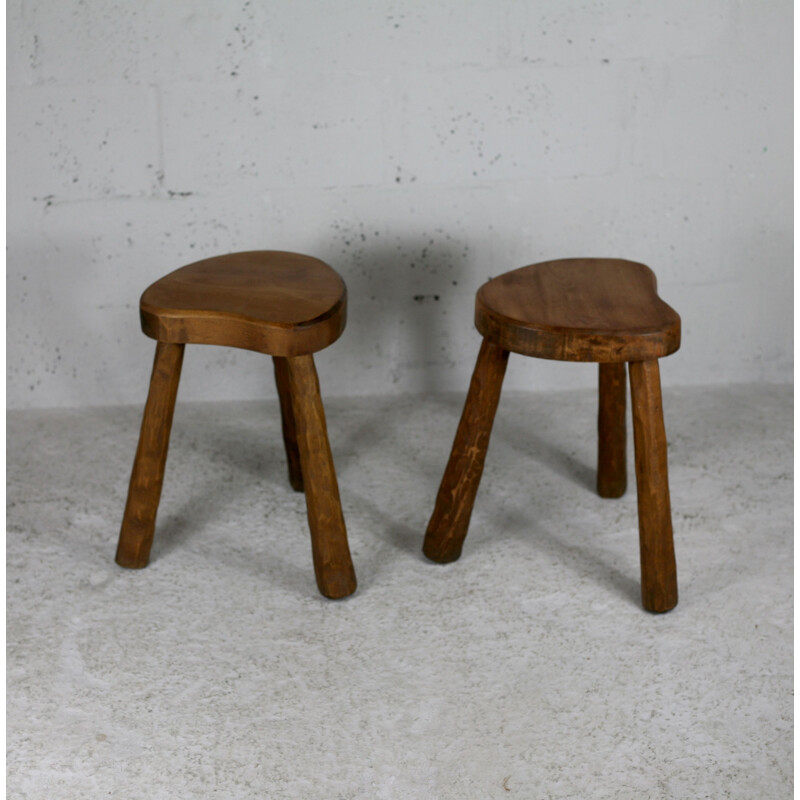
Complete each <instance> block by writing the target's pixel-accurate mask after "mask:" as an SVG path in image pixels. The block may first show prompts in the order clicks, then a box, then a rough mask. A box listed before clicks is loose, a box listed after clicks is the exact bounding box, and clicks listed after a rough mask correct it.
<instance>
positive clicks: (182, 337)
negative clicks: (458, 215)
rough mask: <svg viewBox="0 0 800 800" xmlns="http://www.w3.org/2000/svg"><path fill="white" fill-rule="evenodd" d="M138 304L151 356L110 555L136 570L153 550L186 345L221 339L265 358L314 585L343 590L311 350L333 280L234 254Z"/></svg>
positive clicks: (315, 263) (187, 273) (338, 297)
mask: <svg viewBox="0 0 800 800" xmlns="http://www.w3.org/2000/svg"><path fill="white" fill-rule="evenodd" d="M140 311H141V319H142V330H143V331H144V332H145V333H146V334H147V335H148V336H150V337H151V338H153V339H155V340H156V341H157V344H156V355H155V363H154V364H153V373H152V377H151V379H150V392H149V394H148V397H147V403H146V405H145V409H144V417H143V419H142V428H141V433H140V436H139V446H138V448H137V450H136V457H135V460H134V462H133V473H132V475H131V482H130V488H129V490H128V501H127V504H126V506H125V515H124V518H123V520H122V530H121V531H120V535H119V545H118V547H117V557H116V560H117V563H118V564H120V565H121V566H123V567H131V568H139V567H144V566H146V565H147V563H148V560H149V558H150V547H151V545H152V542H153V533H154V530H155V522H156V512H157V511H158V502H159V499H160V497H161V486H162V483H163V479H164V466H165V463H166V459H167V448H168V446H169V434H170V428H171V427H172V414H173V410H174V407H175V397H176V395H177V392H178V381H179V380H180V374H181V364H182V362H183V350H184V345H186V344H216V345H226V346H228V347H241V348H244V349H245V350H256V351H258V352H261V353H267V354H269V355H271V356H272V357H273V362H274V368H275V380H276V383H277V386H278V395H279V397H280V405H281V419H282V425H283V439H284V445H285V448H286V456H287V460H288V463H289V479H290V482H291V485H292V486H293V488H295V489H296V490H298V491H305V494H306V503H307V507H308V525H309V528H310V530H311V547H312V553H313V557H314V571H315V573H316V578H317V585H318V586H319V590H320V592H322V594H323V595H325V596H326V597H331V598H339V597H346V596H347V595H349V594H352V593H353V592H354V591H355V588H356V576H355V572H354V570H353V563H352V561H351V559H350V549H349V547H348V544H347V531H346V529H345V524H344V517H343V515H342V508H341V503H340V501H339V487H338V483H337V480H336V472H335V471H334V466H333V458H332V456H331V450H330V445H329V443H328V432H327V428H326V425H325V412H324V410H323V407H322V400H321V398H320V394H319V381H318V379H317V372H316V368H315V366H314V359H313V356H312V353H315V352H316V351H318V350H322V348H324V347H327V346H328V345H329V344H332V343H333V342H335V341H336V339H338V338H339V336H340V334H341V333H342V331H343V330H344V326H345V319H346V314H347V290H346V288H345V285H344V282H343V281H342V279H341V278H340V277H339V275H337V274H336V272H334V271H333V270H332V269H331V268H330V267H329V266H328V265H327V264H325V263H323V262H322V261H319V260H317V259H316V258H310V257H308V256H303V255H298V254H295V253H282V252H276V251H256V252H250V253H236V254H233V255H227V256H219V257H217V258H209V259H206V260H205V261H198V262H197V263H195V264H190V265H189V266H186V267H182V268H181V269H178V270H176V271H175V272H172V273H170V274H169V275H166V276H165V277H163V278H161V279H160V280H158V281H156V282H155V283H154V284H153V285H152V286H150V287H149V288H148V289H146V290H145V292H144V294H143V295H142V299H141V304H140Z"/></svg>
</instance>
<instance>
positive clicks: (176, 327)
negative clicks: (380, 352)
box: [140, 250, 347, 356]
mask: <svg viewBox="0 0 800 800" xmlns="http://www.w3.org/2000/svg"><path fill="white" fill-rule="evenodd" d="M140 309H141V319H142V330H143V331H144V332H145V333H146V334H147V335H148V336H150V337H151V338H153V339H158V340H159V341H162V342H175V343H181V344H216V345H226V346H228V347H240V348H243V349H245V350H257V351H259V352H261V353H268V354H269V355H273V356H296V355H301V354H304V353H315V352H317V351H318V350H322V348H324V347H327V346H328V345H329V344H331V343H333V342H335V341H336V339H338V338H339V336H340V334H341V333H342V331H343V330H344V326H345V320H346V315H347V290H346V288H345V285H344V282H343V281H342V279H341V278H340V277H339V275H337V274H336V272H334V271H333V270H332V269H331V268H330V267H329V266H328V265H327V264H325V263H324V262H322V261H319V260H318V259H316V258H311V257H309V256H303V255H299V254H297V253H284V252H280V251H274V250H273V251H270V250H261V251H255V252H248V253H233V254H231V255H226V256H217V257H216V258H208V259H205V260H204V261H198V262H196V263H194V264H189V265H188V266H186V267H181V268H180V269H178V270H175V272H171V273H170V274H169V275H166V276H164V277H163V278H161V279H160V280H158V281H156V282H155V283H154V284H153V285H152V286H150V287H148V288H147V289H146V290H145V292H144V294H143V295H142V299H141V303H140Z"/></svg>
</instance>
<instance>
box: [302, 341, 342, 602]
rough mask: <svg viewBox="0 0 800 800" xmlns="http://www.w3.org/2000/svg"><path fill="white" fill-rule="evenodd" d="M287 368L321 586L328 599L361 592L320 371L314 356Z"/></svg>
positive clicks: (304, 357) (315, 566)
mask: <svg viewBox="0 0 800 800" xmlns="http://www.w3.org/2000/svg"><path fill="white" fill-rule="evenodd" d="M286 366H287V373H288V378H289V388H290V394H291V397H292V405H293V409H294V419H295V425H296V428H297V444H298V446H299V449H300V461H301V464H302V472H303V476H304V478H305V492H306V504H307V508H308V527H309V528H310V530H311V547H312V552H313V555H314V572H315V573H316V576H317V586H318V587H319V590H320V592H322V594H324V595H325V597H330V598H332V599H338V598H341V597H346V596H347V595H349V594H352V593H353V592H354V591H355V590H356V574H355V570H354V569H353V562H352V560H351V558H350V548H349V547H348V544H347V530H346V529H345V524H344V516H343V514H342V505H341V502H340V500H339V484H338V481H337V480H336V471H335V470H334V466H333V456H332V455H331V448H330V444H329V442H328V430H327V426H326V424H325V411H324V410H323V407H322V399H321V397H320V393H319V380H318V378H317V371H316V368H315V366H314V359H313V357H312V356H311V355H310V354H309V355H303V356H297V357H295V358H289V359H287V360H286Z"/></svg>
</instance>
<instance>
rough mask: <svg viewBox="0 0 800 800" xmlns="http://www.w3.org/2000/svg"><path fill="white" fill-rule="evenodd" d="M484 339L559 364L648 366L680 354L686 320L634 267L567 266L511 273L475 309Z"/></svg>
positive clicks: (647, 273)
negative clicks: (633, 363)
mask: <svg viewBox="0 0 800 800" xmlns="http://www.w3.org/2000/svg"><path fill="white" fill-rule="evenodd" d="M475 325H476V327H477V328H478V330H479V331H480V332H481V334H482V335H483V336H484V338H486V339H488V340H489V341H491V342H493V343H494V344H496V345H498V346H500V347H502V348H503V349H504V350H509V351H511V352H513V353H520V354H522V355H526V356H534V357H536V358H547V359H556V360H559V361H596V362H613V361H647V360H650V359H654V358H662V357H663V356H667V355H669V354H670V353H674V352H675V351H676V350H677V349H678V348H679V347H680V341H681V320H680V317H679V316H678V314H677V313H676V312H675V311H674V310H673V309H672V308H670V307H669V306H668V305H667V304H666V303H665V302H664V301H663V300H661V298H660V297H659V296H658V295H657V294H656V276H655V274H654V273H653V271H652V270H651V269H650V268H649V267H647V266H645V265H644V264H639V263H637V262H635V261H626V260H623V259H612V258H568V259H561V260H558V261H544V262H542V263H539V264H531V265H530V266H527V267H521V268H520V269H515V270H512V271H511V272H506V273H505V274H503V275H500V276H498V277H497V278H494V279H493V280H490V281H489V282H488V283H485V284H484V285H483V286H482V287H481V288H480V289H479V290H478V294H477V297H476V301H475Z"/></svg>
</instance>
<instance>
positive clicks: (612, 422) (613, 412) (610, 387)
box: [597, 361, 627, 497]
mask: <svg viewBox="0 0 800 800" xmlns="http://www.w3.org/2000/svg"><path fill="white" fill-rule="evenodd" d="M599 366H600V370H599V372H600V375H599V392H598V395H599V398H598V399H599V406H598V414H597V433H598V437H597V493H598V494H599V495H600V497H622V495H624V494H625V489H626V488H627V469H626V464H625V461H626V453H625V390H626V388H627V387H626V384H627V381H626V379H625V363H624V362H621V361H620V362H617V363H612V364H600V365H599Z"/></svg>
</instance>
